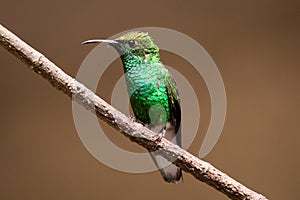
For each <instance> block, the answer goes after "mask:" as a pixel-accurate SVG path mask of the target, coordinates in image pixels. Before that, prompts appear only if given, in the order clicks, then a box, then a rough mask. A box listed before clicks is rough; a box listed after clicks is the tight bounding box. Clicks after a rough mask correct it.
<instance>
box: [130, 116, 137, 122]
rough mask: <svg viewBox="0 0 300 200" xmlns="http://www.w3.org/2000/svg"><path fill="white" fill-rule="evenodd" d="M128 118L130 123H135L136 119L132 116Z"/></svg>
mask: <svg viewBox="0 0 300 200" xmlns="http://www.w3.org/2000/svg"><path fill="white" fill-rule="evenodd" d="M128 118H129V119H130V120H131V121H132V122H136V118H135V116H134V115H129V116H128Z"/></svg>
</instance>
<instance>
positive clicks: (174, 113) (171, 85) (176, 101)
mask: <svg viewBox="0 0 300 200" xmlns="http://www.w3.org/2000/svg"><path fill="white" fill-rule="evenodd" d="M166 86H167V93H168V101H169V108H170V112H171V121H170V123H171V125H172V126H174V128H175V131H174V134H175V136H176V144H177V145H178V146H180V147H181V130H180V123H181V108H180V98H179V94H178V90H177V86H176V82H175V80H174V79H173V77H172V75H171V74H170V72H169V71H167V72H166ZM173 137H174V135H173ZM173 137H172V138H173Z"/></svg>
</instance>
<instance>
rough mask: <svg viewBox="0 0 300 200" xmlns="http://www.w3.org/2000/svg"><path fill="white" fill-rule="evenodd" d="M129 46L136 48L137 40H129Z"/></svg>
mask: <svg viewBox="0 0 300 200" xmlns="http://www.w3.org/2000/svg"><path fill="white" fill-rule="evenodd" d="M127 44H128V46H129V47H131V48H134V47H136V41H135V40H129V41H128V42H127Z"/></svg>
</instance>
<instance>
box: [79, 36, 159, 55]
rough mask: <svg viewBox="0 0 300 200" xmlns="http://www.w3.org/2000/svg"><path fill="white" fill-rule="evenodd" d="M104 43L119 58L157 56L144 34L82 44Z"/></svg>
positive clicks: (151, 43) (156, 48)
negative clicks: (114, 51)
mask: <svg viewBox="0 0 300 200" xmlns="http://www.w3.org/2000/svg"><path fill="white" fill-rule="evenodd" d="M98 42H106V43H109V45H111V46H113V47H114V48H115V49H116V50H117V51H118V53H119V54H120V55H121V56H125V57H126V56H130V55H134V56H139V57H140V58H147V55H149V54H158V51H159V48H158V47H157V46H156V45H155V44H154V42H153V40H152V38H151V37H150V36H149V34H148V33H146V32H140V31H134V32H129V33H126V34H124V35H122V36H120V37H118V38H116V39H114V40H102V39H94V40H87V41H85V42H83V43H82V44H90V43H98Z"/></svg>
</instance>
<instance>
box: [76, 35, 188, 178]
mask: <svg viewBox="0 0 300 200" xmlns="http://www.w3.org/2000/svg"><path fill="white" fill-rule="evenodd" d="M90 43H108V44H109V45H110V46H112V47H114V49H115V50H116V51H117V52H118V53H119V55H120V58H121V60H122V64H123V70H124V73H125V80H126V85H127V91H128V94H129V97H130V104H131V107H132V110H133V113H134V117H135V119H136V120H137V121H139V122H141V123H142V124H143V125H144V126H146V127H147V128H148V129H150V130H152V131H153V132H155V133H157V134H159V135H161V136H162V137H164V138H166V139H168V140H169V141H171V142H173V143H174V144H177V145H179V146H181V129H180V122H181V109H180V98H179V94H178V90H177V87H176V82H175V80H174V79H173V77H172V75H171V73H170V72H169V70H168V69H167V68H166V67H165V66H164V64H163V63H162V62H161V59H160V54H159V48H158V46H157V45H156V44H155V43H154V41H153V39H152V38H151V37H150V36H149V34H148V33H147V32H141V31H134V32H129V33H126V34H124V35H122V36H120V37H118V38H116V39H114V40H108V39H92V40H87V41H85V42H83V43H82V44H90ZM150 155H151V157H152V159H153V161H154V163H155V164H156V166H157V168H158V169H159V171H160V173H161V175H162V177H163V179H164V180H165V181H166V182H168V183H177V182H178V181H179V180H180V179H181V177H182V172H181V169H180V168H179V167H177V166H176V165H174V164H172V163H171V162H169V161H167V160H166V159H165V158H163V157H162V156H160V155H158V154H157V153H156V152H150Z"/></svg>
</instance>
